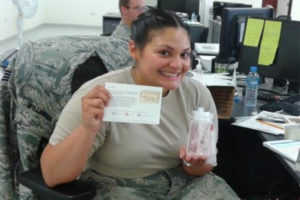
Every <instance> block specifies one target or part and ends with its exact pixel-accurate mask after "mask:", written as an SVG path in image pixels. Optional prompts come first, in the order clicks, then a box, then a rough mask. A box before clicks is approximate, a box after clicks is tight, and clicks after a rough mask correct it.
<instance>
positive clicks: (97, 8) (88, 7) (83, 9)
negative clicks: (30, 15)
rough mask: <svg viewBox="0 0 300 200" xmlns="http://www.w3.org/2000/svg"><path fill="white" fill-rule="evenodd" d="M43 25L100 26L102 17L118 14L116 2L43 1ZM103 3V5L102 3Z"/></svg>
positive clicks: (82, 0) (95, 0)
mask: <svg viewBox="0 0 300 200" xmlns="http://www.w3.org/2000/svg"><path fill="white" fill-rule="evenodd" d="M44 1H45V2H46V4H45V6H46V7H47V10H46V12H45V16H46V17H45V21H44V23H54V24H76V25H88V26H102V15H103V14H105V13H106V12H107V11H109V12H119V9H118V0H109V1H105V0H101V1H99V0H88V1H87V0H76V1H74V0H44ZM104 2H105V3H104Z"/></svg>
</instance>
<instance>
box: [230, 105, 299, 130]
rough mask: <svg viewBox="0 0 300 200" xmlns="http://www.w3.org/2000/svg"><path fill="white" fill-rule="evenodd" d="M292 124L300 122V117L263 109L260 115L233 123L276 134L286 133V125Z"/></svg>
mask: <svg viewBox="0 0 300 200" xmlns="http://www.w3.org/2000/svg"><path fill="white" fill-rule="evenodd" d="M291 124H300V117H294V116H290V115H283V114H279V113H273V112H268V111H262V112H260V113H259V114H258V115H255V116H251V117H249V118H248V119H245V120H240V121H236V122H234V123H232V125H235V126H240V127H245V128H250V129H254V130H258V131H263V132H266V133H271V134H274V135H280V134H284V127H285V126H287V125H291Z"/></svg>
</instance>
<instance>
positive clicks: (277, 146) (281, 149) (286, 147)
mask: <svg viewBox="0 0 300 200" xmlns="http://www.w3.org/2000/svg"><path fill="white" fill-rule="evenodd" d="M263 145H264V146H265V147H267V148H269V149H271V150H272V151H274V152H276V153H278V154H280V155H281V156H283V157H285V158H286V159H288V160H290V161H292V162H298V161H299V158H298V154H299V149H300V141H299V140H276V141H267V142H263Z"/></svg>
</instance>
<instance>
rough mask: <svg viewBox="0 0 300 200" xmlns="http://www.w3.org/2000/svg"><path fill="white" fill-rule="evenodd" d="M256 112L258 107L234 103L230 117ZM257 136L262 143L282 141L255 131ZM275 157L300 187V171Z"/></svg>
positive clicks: (278, 137) (284, 160) (281, 136)
mask: <svg viewBox="0 0 300 200" xmlns="http://www.w3.org/2000/svg"><path fill="white" fill-rule="evenodd" d="M255 111H258V112H259V105H258V106H257V107H254V108H249V107H246V106H244V105H243V103H242V102H239V103H235V104H234V106H233V111H232V117H239V116H250V115H251V113H252V112H255ZM256 133H257V134H258V136H259V137H260V138H261V140H262V141H272V140H283V139H284V136H283V135H272V134H268V133H264V132H260V131H257V132H256ZM274 154H275V156H276V157H277V159H278V160H279V162H280V163H281V164H282V165H283V166H284V168H285V169H286V170H287V171H288V172H289V173H290V174H291V175H292V176H293V178H294V180H295V181H296V182H297V183H298V184H299V185H300V171H299V169H296V165H295V163H292V162H290V161H288V160H287V159H285V158H283V157H282V156H280V155H279V154H277V153H275V152H274Z"/></svg>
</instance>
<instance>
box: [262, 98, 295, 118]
mask: <svg viewBox="0 0 300 200" xmlns="http://www.w3.org/2000/svg"><path fill="white" fill-rule="evenodd" d="M260 109H261V110H266V111H270V112H276V111H280V110H283V111H284V112H286V113H287V114H289V115H293V116H299V115H300V106H299V105H297V104H293V103H289V102H285V101H278V102H271V103H266V104H264V105H262V106H260Z"/></svg>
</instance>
